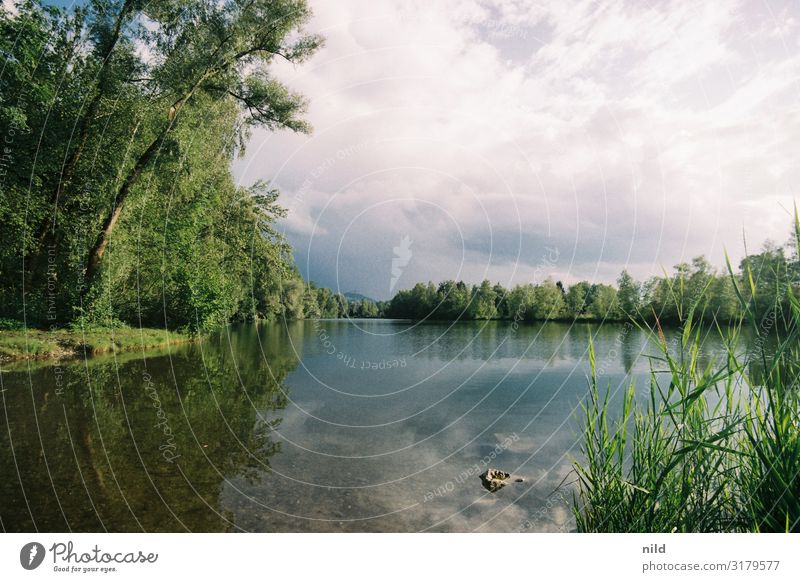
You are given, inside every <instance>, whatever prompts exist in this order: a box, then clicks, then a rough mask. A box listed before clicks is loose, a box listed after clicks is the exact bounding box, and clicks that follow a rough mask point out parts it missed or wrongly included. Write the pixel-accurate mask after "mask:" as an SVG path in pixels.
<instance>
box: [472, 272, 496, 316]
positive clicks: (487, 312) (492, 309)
mask: <svg viewBox="0 0 800 582" xmlns="http://www.w3.org/2000/svg"><path fill="white" fill-rule="evenodd" d="M496 301H497V295H496V294H495V291H494V289H493V288H492V284H491V283H490V282H489V281H488V280H485V279H484V281H483V282H482V283H481V284H480V286H476V287H475V288H474V289H473V292H472V298H471V300H470V319H494V318H495V317H497V305H496Z"/></svg>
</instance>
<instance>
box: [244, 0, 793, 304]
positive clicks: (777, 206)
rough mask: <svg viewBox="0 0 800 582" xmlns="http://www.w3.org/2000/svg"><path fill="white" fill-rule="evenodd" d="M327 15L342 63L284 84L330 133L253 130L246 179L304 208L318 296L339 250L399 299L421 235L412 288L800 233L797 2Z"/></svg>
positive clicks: (414, 6) (476, 6)
mask: <svg viewBox="0 0 800 582" xmlns="http://www.w3.org/2000/svg"><path fill="white" fill-rule="evenodd" d="M313 5H314V7H315V12H316V16H315V19H314V21H313V23H312V24H311V27H310V28H311V29H312V30H314V31H318V32H321V33H323V34H324V35H325V36H326V37H327V45H326V48H324V49H323V50H322V51H320V52H319V54H318V55H317V56H316V57H315V58H313V59H311V60H310V61H309V62H308V63H306V64H304V65H302V66H299V67H296V68H295V67H291V66H288V65H283V66H281V67H279V69H278V70H277V71H276V73H277V74H279V75H280V76H281V77H282V78H284V79H285V80H286V81H287V83H289V84H290V85H291V86H292V87H294V88H296V89H298V90H300V91H302V92H303V93H305V94H306V95H307V96H308V97H309V98H310V100H311V107H310V112H309V117H310V120H311V121H312V123H313V124H314V125H315V128H316V132H315V133H314V135H312V136H310V137H303V136H293V135H290V134H288V133H285V132H281V133H278V134H266V133H261V132H257V133H256V134H255V136H254V140H253V143H252V144H251V147H250V150H249V152H248V155H247V157H246V159H245V160H244V161H243V162H241V163H240V164H238V165H237V173H238V174H239V175H240V177H241V179H242V181H244V182H251V181H253V180H255V179H258V178H268V179H271V180H272V181H273V182H274V183H276V184H277V185H278V186H279V187H280V188H281V190H282V191H283V193H284V198H283V200H284V203H285V204H286V205H287V206H289V208H290V209H293V208H294V207H296V208H297V210H296V211H293V213H292V214H293V216H292V217H291V218H289V219H288V221H287V222H286V224H285V226H286V228H287V232H288V233H289V235H290V238H291V240H292V242H293V243H294V244H295V245H296V247H297V255H298V257H303V258H304V257H306V256H309V257H310V262H309V264H301V268H303V269H304V270H305V271H306V272H307V273H308V274H310V275H311V276H312V277H314V278H316V279H317V280H319V281H320V282H321V283H324V284H329V285H332V284H334V281H335V278H336V276H337V270H336V263H335V260H334V259H335V256H336V253H337V252H339V253H340V256H339V267H338V269H339V270H338V277H339V281H340V284H341V285H342V287H343V288H344V290H349V289H350V288H356V287H358V288H359V289H361V290H362V291H364V292H366V293H367V294H370V293H372V294H375V295H378V296H386V294H387V293H386V290H385V289H384V287H386V285H385V284H384V283H385V281H386V280H388V278H389V273H390V269H391V256H392V254H391V248H392V246H393V245H396V244H397V241H398V240H400V238H401V237H402V236H404V235H409V236H410V237H411V238H412V239H413V240H414V241H415V247H414V248H415V253H417V254H416V255H415V257H414V258H413V259H412V260H411V262H410V263H409V265H408V267H407V268H406V270H405V272H404V275H403V280H402V281H400V286H403V285H406V284H412V283H413V282H414V281H416V280H419V279H423V280H424V279H428V278H431V279H434V280H439V279H443V278H445V277H450V276H456V274H459V275H461V276H464V277H467V278H473V279H475V278H480V277H483V276H490V277H491V278H492V279H496V280H500V281H502V282H504V283H507V282H509V281H510V280H511V279H512V275H513V280H514V281H523V280H526V279H527V278H530V277H532V276H533V273H534V272H535V270H536V265H537V261H539V258H540V256H541V255H542V249H543V248H544V246H545V245H549V246H556V247H558V248H559V250H560V262H559V264H558V265H556V266H554V267H553V268H552V271H553V273H554V275H556V276H559V277H563V278H564V279H566V280H568V281H572V280H575V279H578V278H599V279H605V280H608V279H613V278H614V277H615V275H616V273H617V272H618V271H619V269H621V268H623V267H626V266H627V267H629V268H631V270H632V271H633V272H634V273H635V274H637V275H638V276H640V277H645V276H647V275H649V274H651V273H657V272H660V270H661V267H662V265H664V266H667V267H669V266H670V265H672V264H674V263H676V262H678V261H679V260H682V259H686V258H688V257H691V256H693V255H697V254H701V253H706V254H709V255H710V257H711V259H712V260H713V261H714V262H716V263H718V264H720V263H721V260H722V248H723V245H727V247H728V248H729V250H731V251H734V252H735V251H738V250H739V247H740V244H739V241H740V238H741V229H742V226H743V225H744V224H747V225H753V226H756V228H753V229H752V233H751V236H752V237H753V239H755V240H753V239H751V240H750V241H749V243H750V246H751V247H753V246H755V245H757V244H759V243H760V242H761V240H763V239H766V238H773V239H777V240H783V239H785V238H786V237H785V232H786V230H787V226H786V225H787V224H788V216H786V214H785V212H784V210H783V209H782V208H781V205H783V206H787V205H791V202H792V197H793V196H795V195H796V194H795V192H794V190H793V188H794V187H795V185H796V184H797V183H798V178H799V177H800V164H799V163H798V162H797V160H796V156H795V155H794V154H793V151H794V149H796V148H795V147H793V146H794V144H796V143H797V140H798V137H800V115H798V110H799V109H798V102H797V96H798V87H799V85H798V80H799V79H800V59H798V55H797V46H796V43H794V42H793V41H792V39H791V38H789V37H790V36H791V35H792V34H793V31H796V28H797V20H798V14H797V12H798V10H797V8H796V6H794V5H792V4H789V3H787V4H786V5H785V6H782V7H775V8H774V10H763V9H762V7H758V6H753V5H751V4H750V3H743V2H734V1H727V0H714V1H711V2H707V3H702V4H697V3H693V2H675V1H673V2H657V3H646V4H645V3H641V2H634V1H631V2H613V1H608V2H597V1H591V2H570V3H560V2H549V3H545V2H534V1H528V0H471V1H466V2H465V1H460V0H459V1H456V0H440V1H435V2H414V1H409V2H399V1H397V2H392V1H388V0H386V1H376V2H370V3H364V2H356V1H355V0H353V1H343V2H336V3H329V2H317V3H313ZM298 198H299V199H301V203H297V199H298ZM293 200H294V201H295V202H294V203H293V202H292V201H293ZM354 219H355V221H354ZM314 225H316V230H314V228H315V227H314ZM312 232H314V237H313V239H312V238H311V233H312ZM418 241H419V244H418ZM520 241H522V242H521V244H520ZM518 256H519V260H517V257H518ZM301 263H302V261H301ZM355 264H358V267H357V268H356V267H352V268H351V266H352V265H355ZM373 280H374V281H376V282H375V283H374V284H373V283H372V281H373Z"/></svg>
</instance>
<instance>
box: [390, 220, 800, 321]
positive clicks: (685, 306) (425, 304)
mask: <svg viewBox="0 0 800 582" xmlns="http://www.w3.org/2000/svg"><path fill="white" fill-rule="evenodd" d="M793 240H794V237H793V235H790V236H789V241H788V242H787V244H786V245H785V246H778V245H775V244H773V243H766V244H765V245H764V248H763V249H762V251H761V252H760V253H758V254H754V255H748V256H747V257H746V258H744V259H743V260H742V261H741V263H740V265H739V268H738V270H737V271H736V272H734V270H733V269H732V268H730V267H731V266H730V265H727V266H726V268H724V269H721V270H717V269H715V268H714V267H713V266H712V265H711V264H710V263H709V261H708V260H707V259H706V258H705V257H702V256H700V257H696V258H695V259H693V260H692V262H691V263H680V264H678V265H676V266H675V267H674V269H673V271H672V273H665V274H664V275H663V276H660V277H651V278H650V279H648V280H646V281H644V282H640V281H637V280H635V279H634V278H633V277H632V276H631V275H630V274H629V273H628V272H627V271H623V272H622V274H621V275H620V276H619V278H618V279H617V281H616V286H613V285H607V284H603V283H590V282H589V281H579V282H577V283H575V284H573V285H570V286H568V287H567V286H565V285H564V284H563V283H562V282H561V281H553V280H552V279H546V280H544V281H543V282H541V283H538V284H533V283H527V284H523V285H517V286H515V287H513V288H511V289H506V288H504V287H503V286H502V285H500V284H499V283H498V284H494V285H493V284H492V283H491V282H490V281H483V282H482V283H481V284H480V285H470V284H468V283H464V282H463V281H459V282H455V281H445V282H443V283H440V284H439V285H434V284H433V283H427V284H424V283H418V284H417V285H416V286H414V287H413V288H412V289H410V290H403V291H399V292H398V293H397V294H396V295H395V296H394V297H393V298H392V299H391V300H390V301H388V302H386V303H382V304H380V309H381V312H382V313H384V314H385V315H386V316H387V317H397V318H410V319H425V318H429V319H442V320H455V319H471V320H474V319H505V320H513V321H518V322H519V321H542V320H568V321H574V320H588V321H628V320H631V319H633V320H637V321H643V322H654V321H656V320H658V322H659V323H663V324H680V323H682V322H683V321H685V319H686V317H687V315H688V313H689V312H690V311H692V310H694V311H695V312H696V314H695V317H696V318H697V319H706V320H708V321H712V320H713V321H718V322H720V323H729V322H732V321H736V320H737V319H738V318H739V317H740V316H742V315H743V313H742V307H741V302H740V301H739V298H738V297H737V294H736V287H737V286H738V287H740V288H742V289H745V290H746V291H745V292H746V293H748V294H749V295H748V297H747V299H748V301H749V300H750V299H752V303H753V305H755V306H756V308H758V306H762V309H763V310H764V311H766V310H767V309H770V308H771V307H772V306H773V305H774V304H775V302H776V300H777V301H778V303H779V304H780V305H781V306H782V309H783V311H784V313H787V314H788V311H789V300H788V297H787V293H786V291H787V290H788V289H789V288H792V287H793V288H795V289H797V287H798V283H799V282H800V263H798V257H797V251H796V249H797V246H796V245H795V244H794V242H793ZM750 279H752V282H753V283H754V285H752V286H751V285H749V284H748V285H744V284H743V283H745V282H746V281H747V282H749V281H750ZM737 283H738V284H739V285H737ZM751 296H752V297H751ZM755 316H756V317H760V316H763V313H761V312H757V313H755Z"/></svg>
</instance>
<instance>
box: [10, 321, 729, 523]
mask: <svg viewBox="0 0 800 582" xmlns="http://www.w3.org/2000/svg"><path fill="white" fill-rule="evenodd" d="M590 334H592V335H593V336H594V342H595V348H596V352H597V360H598V369H599V371H600V373H601V374H602V377H603V382H604V383H606V382H608V383H610V385H611V386H612V388H617V387H620V386H623V385H626V384H627V382H628V380H629V379H630V377H636V378H639V382H638V385H640V386H642V387H643V389H644V388H645V387H646V382H645V379H646V374H647V371H648V369H649V362H648V359H647V358H645V357H641V354H642V353H651V352H652V347H651V346H649V345H648V343H647V340H646V338H645V337H644V336H643V335H642V334H641V332H639V331H638V330H635V329H632V328H630V327H627V326H621V325H619V326H618V325H605V326H602V327H598V326H590V325H573V326H569V325H565V324H556V323H549V324H544V325H524V326H519V327H516V326H512V325H511V324H510V323H503V322H489V323H477V322H475V323H458V324H455V325H451V324H424V325H414V324H412V323H409V322H402V321H389V320H384V321H374V320H372V321H364V320H358V321H305V322H293V323H289V324H279V323H276V324H268V325H259V326H255V325H249V326H238V327H232V328H230V329H227V330H225V331H224V332H222V333H220V334H219V335H217V336H215V337H213V338H211V339H210V340H208V341H205V342H203V343H200V344H190V345H184V346H178V347H174V348H172V349H170V350H162V351H157V352H147V353H146V354H144V355H142V354H124V355H120V356H118V357H116V358H113V357H104V358H95V359H92V360H89V361H86V362H84V361H80V362H72V363H66V362H62V363H61V364H60V365H59V366H54V365H48V366H42V365H41V364H38V365H36V366H34V365H31V366H28V364H23V365H19V364H16V365H15V366H14V367H13V368H12V369H10V370H7V369H4V371H3V373H2V376H1V377H2V397H3V398H2V407H3V414H2V421H1V422H2V424H3V425H4V426H2V427H0V430H1V431H2V437H0V474H2V479H0V526H1V527H2V529H4V530H6V531H20V530H22V531H34V530H38V531H69V530H72V531H104V530H108V531H421V530H428V531H476V530H477V531H542V530H545V531H569V530H570V529H571V528H572V524H571V517H570V512H569V504H568V502H569V500H570V495H571V493H570V490H569V488H568V487H567V488H561V489H559V490H557V491H555V490H556V489H557V488H558V486H559V484H560V483H561V482H562V480H564V478H565V477H567V476H568V474H569V471H570V462H571V460H572V458H574V456H576V455H578V454H579V451H578V450H577V447H576V442H575V431H576V428H577V420H576V418H575V407H576V406H577V405H578V404H579V403H580V401H581V399H582V398H584V397H585V395H586V392H587V372H588V370H587V363H586V347H587V338H588V337H589V335H590ZM706 345H707V349H706V353H707V354H708V355H711V354H713V353H714V351H715V349H716V346H715V345H714V343H713V342H712V341H709V342H707V344H706ZM490 466H491V467H494V468H500V469H503V470H505V471H508V472H510V473H512V474H513V475H514V476H520V477H522V478H523V479H524V481H523V482H522V483H511V484H510V485H508V486H506V487H505V488H503V489H501V490H500V491H498V492H495V493H489V492H488V491H486V490H485V489H483V488H482V486H481V483H480V480H479V478H478V477H477V475H478V474H479V473H482V472H483V471H484V470H485V469H486V468H487V467H490ZM569 480H570V479H567V481H569ZM554 491H555V493H554Z"/></svg>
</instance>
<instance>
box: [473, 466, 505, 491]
mask: <svg viewBox="0 0 800 582" xmlns="http://www.w3.org/2000/svg"><path fill="white" fill-rule="evenodd" d="M509 477H511V475H510V474H508V473H506V472H505V471H500V470H499V469H488V470H487V471H486V472H485V473H484V474H483V475H481V476H480V478H481V483H482V484H483V486H484V488H485V489H487V490H488V491H491V492H492V493H494V492H495V491H497V490H498V489H502V488H503V487H505V485H506V479H508V478H509Z"/></svg>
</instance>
